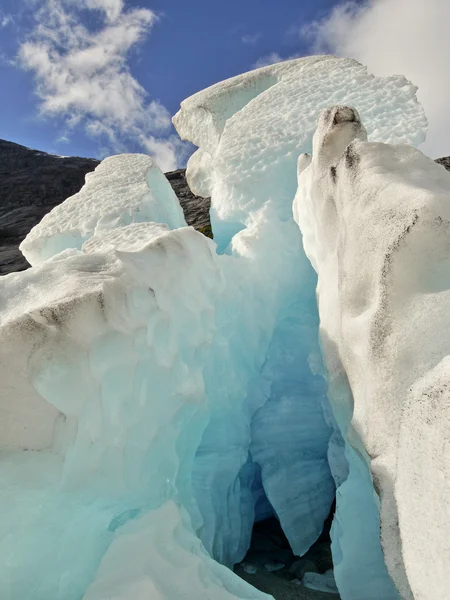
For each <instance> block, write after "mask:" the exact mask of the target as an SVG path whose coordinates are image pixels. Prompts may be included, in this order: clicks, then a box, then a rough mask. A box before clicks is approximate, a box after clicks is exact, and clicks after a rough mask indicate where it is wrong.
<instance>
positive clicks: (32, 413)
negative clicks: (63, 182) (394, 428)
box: [0, 57, 445, 600]
mask: <svg viewBox="0 0 450 600" xmlns="http://www.w3.org/2000/svg"><path fill="white" fill-rule="evenodd" d="M415 91H416V88H415V87H414V86H413V85H412V84H410V83H409V82H408V81H406V80H405V79H404V78H403V77H400V76H396V77H390V78H375V77H373V76H371V75H368V74H367V72H366V70H365V68H364V67H362V66H361V65H359V64H358V63H356V62H355V61H352V60H347V59H336V58H333V57H310V58H307V59H298V60H294V61H288V62H286V63H283V64H281V65H271V66H269V67H264V68H263V69H259V70H257V71H254V72H252V73H248V74H244V75H241V76H239V77H236V78H233V79H231V80H228V81H226V82H221V83H219V84H217V85H215V86H212V87H211V88H209V89H207V90H204V91H203V92H199V93H198V94H195V95H194V96H192V97H191V98H189V99H187V100H185V101H184V102H183V103H182V107H181V110H180V112H179V113H178V114H177V115H176V116H175V118H174V122H175V125H176V127H177V129H178V131H179V132H180V134H181V136H182V137H183V138H186V139H189V140H190V141H192V142H193V143H195V144H196V145H197V146H199V150H197V152H196V153H195V154H194V155H193V157H192V158H191V159H190V161H189V164H188V179H189V183H190V185H191V187H192V188H193V191H194V192H196V193H200V194H202V195H204V196H206V195H211V198H212V200H211V202H212V211H211V214H212V223H213V230H214V236H215V241H214V242H213V241H211V240H209V239H207V238H205V237H203V236H202V235H201V234H199V233H198V232H195V231H194V230H193V229H192V228H189V227H186V224H185V221H184V218H183V214H182V211H181V208H180V207H179V204H178V201H177V199H176V197H175V196H174V194H173V192H172V190H171V189H170V186H169V184H168V183H167V181H166V180H165V179H164V176H163V174H162V173H161V172H160V171H159V169H158V167H157V166H156V165H155V164H154V163H153V162H152V161H151V159H150V158H149V157H145V156H143V155H124V156H116V157H111V158H109V159H106V160H105V161H103V162H102V163H101V164H100V166H99V167H98V168H97V169H96V171H95V172H94V173H93V174H91V175H89V176H88V178H87V182H86V185H85V187H84V188H83V189H82V191H81V192H80V193H79V194H77V195H76V196H74V197H72V198H69V199H68V200H66V202H65V203H63V204H62V205H60V206H59V207H57V208H55V209H54V210H53V211H52V212H51V213H49V215H47V216H46V217H44V219H43V220H42V222H41V223H40V224H39V225H38V226H37V227H35V228H34V229H33V230H32V231H31V232H30V234H29V236H28V237H27V238H26V239H25V240H24V242H23V243H22V246H21V249H22V251H23V253H24V255H25V256H26V257H27V259H28V260H29V261H30V263H31V264H32V265H33V268H32V269H30V270H28V271H26V272H24V273H18V274H11V275H8V276H6V277H3V278H1V279H0V309H1V310H0V338H1V343H0V352H2V361H1V363H0V369H1V376H2V379H1V381H2V396H1V403H0V411H1V413H2V419H1V423H0V428H1V429H0V442H1V444H2V457H1V458H2V459H1V461H0V479H1V481H2V489H4V490H6V493H5V494H3V495H2V497H1V498H0V514H2V519H1V532H2V534H3V535H1V536H0V557H1V560H0V597H1V598H3V597H5V598H8V600H23V598H24V597H27V598H28V600H49V598H52V600H53V599H54V600H79V599H81V598H85V600H106V599H108V600H111V599H114V600H135V599H136V598H142V599H147V598H161V599H162V598H164V599H167V600H169V599H170V600H173V599H174V598H186V599H189V598H192V597H194V596H195V597H205V598H211V600H216V599H221V598H223V599H224V600H225V599H226V598H230V599H231V598H241V599H249V600H250V599H255V600H257V599H263V598H268V596H266V595H265V594H262V593H261V592H258V591H257V590H255V589H253V588H252V587H251V586H249V585H248V584H247V583H245V582H244V581H242V580H240V579H238V578H237V577H236V576H235V575H234V574H233V572H232V571H231V570H229V569H227V568H226V567H227V566H231V565H233V564H234V563H236V562H238V561H240V560H241V559H242V558H243V557H244V555H245V553H246V551H247V549H248V546H249V541H250V535H251V529H252V525H253V522H254V520H255V518H261V516H263V515H267V514H270V512H271V511H273V512H274V513H275V514H276V515H277V516H278V518H279V519H280V522H281V524H282V527H283V529H284V531H285V533H286V536H287V537H288V539H289V541H290V543H291V545H292V547H293V549H294V550H295V552H297V553H298V554H303V553H305V552H306V551H307V550H308V548H309V547H310V546H311V544H312V543H313V542H314V541H315V539H316V538H317V537H318V535H319V534H320V531H321V529H322V526H323V522H324V520H325V519H326V517H327V516H328V513H329V511H330V507H331V505H332V502H333V499H334V495H335V486H337V487H338V497H337V498H338V503H340V504H339V507H338V512H337V517H336V520H335V525H334V533H333V535H334V540H333V552H334V560H335V564H337V565H338V567H337V569H336V580H337V584H338V587H339V589H340V592H341V595H342V598H344V600H353V599H355V600H356V598H357V600H361V598H362V597H363V596H361V595H360V596H359V597H356V596H355V593H354V589H357V588H358V586H359V589H360V588H361V585H362V584H363V583H365V584H366V586H367V589H368V590H369V592H368V593H367V595H366V596H365V599H367V600H372V598H373V599H374V598H375V597H374V595H373V593H372V591H373V590H377V591H378V592H379V591H380V589H381V590H388V593H387V595H385V596H381V597H383V598H385V599H389V598H394V597H395V598H396V597H398V596H397V595H396V594H397V593H396V592H395V590H394V588H393V585H392V583H391V580H390V579H389V577H388V574H387V570H386V567H385V565H384V561H383V554H382V550H381V545H380V537H379V532H378V530H377V527H378V524H379V512H378V497H377V494H376V493H375V491H374V487H373V484H372V475H371V471H370V469H369V468H368V464H369V460H368V458H367V455H366V454H365V452H367V453H369V454H371V452H372V448H371V446H370V443H368V442H367V440H366V433H365V431H360V430H359V428H357V427H356V426H355V427H353V428H349V424H350V421H351V418H352V408H353V407H352V396H351V393H350V388H349V385H348V383H347V380H346V379H345V377H344V373H343V372H339V373H338V375H339V376H341V378H340V379H339V378H338V377H337V376H336V377H335V372H334V371H333V360H334V358H333V357H335V356H336V352H335V351H334V350H333V349H331V350H330V349H329V348H328V347H327V346H326V344H324V336H323V335H322V349H323V350H324V354H325V358H326V365H324V364H323V360H322V352H321V347H320V345H319V340H318V329H319V314H318V309H317V304H316V298H315V287H316V284H317V283H318V286H319V288H318V289H319V300H320V302H319V310H320V316H321V321H322V314H327V315H331V314H333V315H335V314H337V313H336V311H337V308H336V306H335V302H339V297H338V294H337V293H336V290H335V288H334V283H335V280H336V279H335V275H333V276H332V279H331V283H330V286H329V290H331V291H329V292H327V294H323V293H321V281H322V280H321V277H322V276H323V272H322V269H327V268H329V262H327V257H326V256H325V258H324V256H322V254H321V253H323V252H325V253H326V252H328V250H327V249H328V247H329V244H330V243H331V240H326V243H325V244H324V245H323V246H321V242H320V243H316V241H317V239H318V238H319V237H320V236H325V235H326V233H325V226H324V225H323V224H322V221H321V220H320V218H319V217H317V216H316V214H315V207H314V205H313V204H312V201H311V197H312V191H311V192H310V193H309V192H308V193H309V196H308V197H307V198H303V199H299V197H297V201H296V203H295V212H296V217H297V220H298V222H299V223H300V226H301V228H302V233H303V237H302V234H301V233H300V230H299V227H298V226H297V224H296V223H295V221H294V219H293V214H292V200H293V198H294V196H295V193H296V190H297V158H298V156H299V154H302V153H304V152H308V151H309V152H310V151H311V149H313V162H314V161H318V164H320V165H322V162H323V164H326V163H327V161H330V160H331V158H330V157H325V156H324V153H323V152H322V151H321V148H322V142H320V148H319V150H320V151H317V148H316V145H315V141H314V144H313V142H312V136H313V132H314V130H315V126H316V121H317V118H318V116H319V114H320V113H321V112H322V110H323V109H325V108H327V107H329V106H330V105H334V104H336V103H343V104H350V105H352V106H355V107H356V108H357V109H358V111H359V112H360V114H361V115H362V117H363V119H364V122H365V124H366V128H367V131H368V133H369V138H370V139H372V140H376V141H378V142H389V143H402V144H406V143H408V144H413V145H414V144H415V145H417V144H419V143H420V142H421V141H422V140H423V137H424V132H425V128H426V120H425V117H424V114H423V111H422V109H421V107H420V106H419V104H418V103H417V101H416V99H415ZM347 127H348V123H344V124H343V126H342V129H343V130H344V132H345V131H347ZM351 127H356V120H355V121H354V125H351ZM321 131H322V129H321V128H319V140H320V132H321ZM328 133H329V134H330V135H331V138H330V139H331V142H330V144H328V145H329V146H332V148H333V152H334V155H333V156H336V157H338V155H339V152H343V151H344V150H345V146H346V145H347V144H348V143H349V142H350V141H351V140H352V139H353V137H354V136H353V133H352V134H349V135H348V139H347V138H345V135H344V136H342V135H340V136H334V137H333V131H332V130H330V131H329V132H328ZM362 137H364V136H362ZM316 139H317V137H316V138H315V140H316ZM378 145H379V144H378ZM325 146H326V144H325ZM382 147H383V148H384V147H386V148H389V146H385V145H382ZM395 148H406V146H395ZM404 152H413V153H414V151H413V150H407V149H405V150H404ZM396 156H397V157H398V160H399V161H400V163H402V160H403V159H402V158H401V157H402V156H403V155H401V153H400V151H399V154H397V155H396ZM405 156H406V155H405ZM408 156H409V155H408ZM411 156H412V155H411ZM414 156H415V155H414ZM322 159H323V160H322ZM408 160H409V159H408ZM309 162H310V160H309V159H308V158H302V159H301V161H300V163H301V169H300V170H301V171H302V172H301V175H300V182H301V184H300V187H299V192H298V193H299V194H300V195H301V194H303V195H305V196H306V195H308V194H307V190H313V189H314V181H315V179H314V177H316V176H317V177H318V179H320V177H319V175H320V173H321V171H320V169H322V166H320V169H319V167H318V169H317V171H313V169H312V166H313V163H311V166H309ZM407 162H408V161H407V160H406V158H405V165H406V163H407ZM333 166H334V165H333ZM407 168H408V167H407V166H405V169H407ZM436 168H439V169H442V168H441V167H436ZM323 169H325V167H323ZM374 171H375V175H376V168H375V170H374ZM442 171H443V169H442ZM314 173H315V175H314ZM327 173H328V171H327ZM302 178H304V179H302ZM302 182H303V183H302ZM305 182H306V183H305ZM415 183H417V182H415ZM303 215H305V216H303ZM326 218H329V215H328V217H326ZM326 218H325V221H326ZM302 219H303V220H302ZM355 230H356V229H355ZM335 234H336V231H335V230H333V235H335ZM332 237H333V236H332ZM327 244H328V245H327ZM303 246H304V248H305V250H306V254H307V255H308V258H309V259H310V261H311V262H310V261H309V260H308V259H307V258H306V254H305V251H304V249H303ZM350 258H351V259H352V260H355V261H363V258H362V257H361V256H360V255H358V256H355V257H350ZM330 260H331V259H330ZM311 264H312V265H313V266H311ZM333 264H334V263H333ZM323 265H326V266H325V267H324V266H323ZM313 267H314V269H315V270H316V271H318V274H319V278H318V279H317V276H316V273H315V270H314V269H313ZM363 272H364V270H363V269H362V270H361V273H363ZM18 298H20V302H18V301H17V299H18ZM324 303H325V305H324ZM324 306H325V308H324ZM327 310H328V312H327ZM330 319H331V316H330ZM328 325H329V324H328V323H327V321H326V319H325V323H324V324H322V329H323V330H324V331H326V327H327V326H328ZM333 326H334V323H332V324H331V325H330V327H331V330H330V331H333ZM324 328H325V329H324ZM330 361H331V362H330ZM359 364H360V363H358V365H359ZM364 368H365V367H364ZM364 368H363V370H364ZM438 375H439V374H438V373H436V376H438ZM373 376H374V375H373ZM327 379H328V383H329V386H330V388H329V390H327ZM426 385H427V382H426V381H424V382H423V383H422V387H420V386H419V387H418V388H417V390H416V392H415V393H417V394H418V393H422V392H420V390H422V389H425V387H426ZM424 386H425V387H424ZM352 390H353V388H352ZM328 397H330V399H331V405H330V403H329V400H328ZM355 397H356V396H355ZM361 410H362V409H358V411H361ZM358 411H355V414H354V415H353V421H352V422H353V423H356V420H355V419H357V418H358ZM372 412H374V414H373V415H372V413H371V416H370V419H375V418H376V414H377V412H376V411H375V410H374V411H372ZM413 414H414V407H413V406H412V407H411V415H413ZM411 418H412V419H413V418H414V417H413V416H411ZM364 422H365V423H369V420H367V421H364ZM436 426H438V425H436ZM370 427H372V423H371V421H370ZM380 427H381V425H380ZM380 430H381V429H380ZM371 435H372V434H371ZM424 436H425V434H424ZM405 448H407V442H405ZM424 450H425V449H424ZM405 452H406V450H405ZM433 459H434V457H433V456H432V455H428V454H426V453H425V454H424V455H423V456H422V459H421V460H422V462H418V463H417V467H418V468H420V467H421V468H426V466H427V465H428V464H430V463H432V461H433ZM371 467H372V473H374V472H375V471H374V461H373V460H372V464H371ZM408 472H409V473H410V474H411V479H410V480H408V481H406V482H405V483H404V484H403V488H402V489H405V490H407V489H408V486H410V485H411V481H413V480H414V477H415V475H416V473H415V472H414V471H412V470H408ZM382 479H383V478H382V476H381V475H379V478H378V479H374V481H375V487H376V489H377V491H379V490H380V489H381V490H384V487H383V486H384V484H383V481H381V484H379V483H378V481H379V480H382ZM379 485H381V487H379ZM443 485H445V484H443ZM346 486H347V488H350V489H347V491H346ZM359 490H360V491H361V494H360V496H358V498H357V502H359V503H360V505H359V506H356V505H355V501H354V500H352V494H353V493H356V492H357V491H359ZM340 496H343V497H344V500H343V501H340V499H339V498H340ZM255 499H257V502H256V504H255ZM425 501H426V497H425V496H424V498H423V502H425ZM352 502H353V504H352ZM406 503H407V501H406V500H405V506H406ZM383 507H384V505H383V497H382V502H381V516H382V518H381V524H382V527H383V526H384V524H385V523H386V524H387V525H386V528H385V530H382V535H383V536H384V537H385V536H386V535H387V533H388V527H389V523H390V522H389V520H385V519H384V514H383V510H384V508H383ZM356 509H358V510H356ZM355 515H358V517H357V519H356V520H355V522H354V523H353V522H352V519H353V518H354V516H355ZM391 525H392V523H391ZM426 534H427V532H426V531H425V527H424V530H423V535H426ZM363 535H365V536H367V538H368V539H367V540H362V539H361V537H362V536H363ZM384 537H383V540H384ZM360 543H363V544H365V545H362V546H358V544H360ZM362 548H364V549H366V548H368V554H367V556H366V557H364V556H363V555H362V554H363V553H362V551H361V549H362ZM393 554H394V553H391V556H390V558H389V553H387V554H386V560H387V562H388V567H389V569H390V573H391V575H392V576H394V571H395V569H394V568H393V567H392V564H391V563H390V562H389V560H391V561H392V560H394V556H393ZM405 556H406V555H405ZM352 561H354V562H352ZM413 563H414V560H413V558H411V564H413ZM405 565H406V568H408V565H409V563H408V562H407V560H406V558H405ZM339 568H340V569H341V571H339ZM409 568H411V567H409ZM340 572H341V573H345V577H344V576H342V577H341V578H340V577H339V573H340ZM371 578H373V582H372V579H371ZM400 578H401V577H400ZM344 579H345V580H346V581H348V586H349V587H348V589H347V587H346V585H347V584H346V583H343V580H344ZM394 579H395V582H396V584H397V585H400V584H398V582H397V580H398V579H399V577H397V576H394ZM371 586H372V588H373V590H372V591H370V590H371ZM380 586H381V587H380ZM389 594H391V595H390V596H389ZM379 599H380V596H378V597H377V600H379Z"/></svg>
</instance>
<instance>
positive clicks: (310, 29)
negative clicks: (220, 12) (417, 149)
mask: <svg viewBox="0 0 450 600" xmlns="http://www.w3.org/2000/svg"><path fill="white" fill-rule="evenodd" d="M449 23H450V2H449V1H448V0H428V1H427V2H425V0H369V1H367V0H366V1H365V2H363V3H361V2H345V3H341V4H339V5H338V6H336V7H335V8H334V9H333V10H332V12H331V13H330V14H329V15H328V16H327V17H326V18H325V19H323V20H322V21H319V22H315V23H313V24H311V25H308V26H307V27H304V28H303V29H302V30H301V35H302V36H303V37H305V36H306V37H307V39H308V40H309V41H310V42H311V44H312V49H313V51H314V52H318V53H323V52H326V53H328V52H329V53H332V54H337V55H339V56H348V57H352V58H356V59H357V60H359V61H360V62H362V63H364V64H365V65H367V66H368V67H369V70H370V71H371V72H373V73H374V74H376V75H393V74H394V73H395V74H397V73H401V74H403V75H405V76H406V77H407V78H408V79H410V80H411V81H412V82H413V83H415V84H416V85H418V86H419V91H418V97H419V99H420V101H421V103H422V105H423V107H424V109H425V112H426V114H427V117H428V120H429V125H430V126H429V131H428V136H427V141H426V142H425V144H424V145H423V146H422V150H423V151H424V152H425V153H426V154H428V155H429V156H431V157H432V158H436V157H438V156H448V155H450V111H449V110H448V104H449V97H450V75H449V59H450V35H449V34H448V28H449Z"/></svg>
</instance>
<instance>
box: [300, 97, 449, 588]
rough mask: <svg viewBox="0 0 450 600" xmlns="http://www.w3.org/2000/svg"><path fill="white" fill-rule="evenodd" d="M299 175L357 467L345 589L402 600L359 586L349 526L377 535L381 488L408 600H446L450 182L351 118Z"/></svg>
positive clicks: (390, 558)
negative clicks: (361, 525) (369, 137)
mask: <svg viewBox="0 0 450 600" xmlns="http://www.w3.org/2000/svg"><path fill="white" fill-rule="evenodd" d="M352 139H353V141H352ZM349 142H351V143H350V144H349ZM348 144H349V145H348ZM309 163H310V164H309ZM299 171H300V175H299V192H298V195H297V198H296V200H295V212H296V215H297V219H298V222H299V224H300V227H301V229H302V231H303V234H304V243H305V250H306V252H307V253H308V255H309V256H310V257H311V260H312V262H313V264H314V265H315V267H316V269H317V271H318V275H319V279H318V300H319V313H320V317H321V327H322V345H323V349H324V353H325V357H326V363H327V369H328V377H329V389H330V398H331V400H332V403H333V405H334V407H335V414H336V416H337V420H338V423H339V426H340V428H341V430H342V431H343V432H344V434H345V437H346V439H347V442H348V443H347V450H346V451H347V457H348V458H349V462H350V475H349V477H348V479H347V480H346V482H345V483H344V484H343V485H342V486H341V487H340V488H339V490H338V507H337V520H336V524H335V529H334V532H333V533H334V536H333V537H334V539H333V545H334V549H333V552H334V555H335V558H336V552H337V551H339V552H341V554H342V555H341V561H340V562H339V561H336V560H335V576H336V581H337V583H338V586H339V590H340V592H341V594H342V595H343V597H344V598H355V599H357V598H361V597H362V596H364V598H373V599H374V600H375V599H376V598H391V597H392V598H393V597H396V593H395V592H393V591H392V592H391V594H390V595H389V594H388V591H387V590H386V589H384V592H382V591H381V589H380V590H379V591H378V593H376V590H373V593H372V594H371V595H368V593H367V590H368V587H367V582H368V579H367V576H366V575H364V573H368V571H367V569H365V570H363V569H361V580H360V582H359V587H358V585H357V584H358V581H357V580H355V579H354V576H353V575H352V572H353V569H354V567H353V565H354V564H355V561H356V562H357V563H358V564H360V565H361V562H360V559H359V558H358V553H360V554H363V555H365V558H364V560H367V558H368V557H369V556H370V555H371V554H372V556H373V557H374V558H375V555H374V554H373V551H374V550H375V548H372V550H369V549H367V548H366V551H365V552H363V548H364V546H363V545H362V544H360V545H359V549H358V550H357V549H356V548H354V542H355V540H356V537H355V538H354V540H351V539H350V538H351V528H350V527H349V524H350V523H353V524H354V528H355V529H356V528H357V523H358V522H363V521H364V522H365V523H366V524H368V518H367V515H368V513H369V511H368V506H369V504H368V502H369V500H370V499H369V498H368V497H367V498H366V499H364V498H363V497H362V494H364V493H365V494H367V491H369V490H370V480H371V479H372V478H373V484H374V487H375V489H376V491H377V492H378V497H379V500H378V497H376V496H375V494H373V496H372V504H373V507H374V508H373V510H372V512H371V514H372V517H371V518H372V520H373V525H372V526H371V529H372V531H373V532H376V531H378V519H375V517H376V513H375V510H376V505H377V504H378V502H379V501H380V514H381V540H382V546H383V550H384V556H385V560H386V563H387V566H388V568H389V572H390V574H391V576H392V578H393V580H394V582H395V584H396V586H397V588H398V590H399V592H400V595H401V597H402V598H407V599H412V598H416V599H417V598H423V599H427V600H428V599H429V600H431V599H435V598H446V597H447V596H448V589H449V585H450V579H449V574H448V564H449V558H450V544H449V535H448V527H447V524H448V523H449V509H448V506H449V501H450V484H449V478H448V476H449V469H448V464H449V457H448V449H447V447H448V388H449V378H450V371H449V361H448V355H449V354H450V343H449V338H448V335H447V334H446V331H447V329H448V319H449V317H448V315H449V308H450V307H449V300H450V295H449V289H450V276H449V273H450V270H449V264H450V229H449V223H450V176H449V174H448V173H447V172H446V171H445V170H444V169H441V168H439V165H436V164H435V163H434V162H433V161H432V160H431V159H429V158H427V157H426V156H424V155H423V154H422V153H421V152H419V151H418V150H415V149H413V148H410V147H407V146H396V145H387V144H380V143H370V142H366V141H365V135H364V128H363V126H362V125H361V123H360V121H359V118H358V115H357V114H356V113H355V111H353V110H351V109H349V108H336V109H333V110H332V111H328V112H326V113H324V114H323V115H322V117H321V119H320V121H319V125H318V128H317V133H316V134H315V138H314V144H313V156H312V161H311V160H310V159H308V158H302V159H301V160H300V165H299ZM349 388H351V390H352V392H353V397H352V396H351V394H350V392H349ZM346 390H347V391H346ZM368 467H369V468H368ZM364 480H367V484H366V486H364V485H362V483H363V481H364ZM364 490H366V492H364ZM356 502H357V503H358V505H359V507H360V510H361V507H362V506H365V507H366V508H365V514H364V515H359V514H358V510H357V507H356V504H355V503H356ZM355 509H356V510H355ZM369 533H370V532H368V531H366V532H364V533H363V534H362V535H361V534H358V532H357V531H355V532H354V536H356V535H360V536H361V540H360V542H363V541H364V540H363V535H364V538H365V539H367V538H368V537H370V536H369V535H368V534H369ZM352 548H354V549H352ZM374 575H375V572H374V571H373V570H372V571H371V577H369V580H371V578H372V580H373V576H374ZM381 583H382V582H381V581H380V585H381ZM355 584H356V585H355Z"/></svg>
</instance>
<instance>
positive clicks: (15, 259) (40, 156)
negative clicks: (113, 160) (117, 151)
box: [0, 140, 99, 275]
mask: <svg viewBox="0 0 450 600" xmlns="http://www.w3.org/2000/svg"><path fill="white" fill-rule="evenodd" d="M98 164H99V161H98V160H95V159H93V158H79V157H72V156H71V157H60V156H55V155H53V154H46V153H45V152H39V151H37V150H31V149H30V148H26V147H25V146H20V145H19V144H14V143H13V142H7V141H5V140H0V275H5V274H6V273H11V272H12V271H22V270H23V269H26V268H28V266H29V265H28V263H27V261H26V260H25V259H24V258H23V256H22V254H21V252H20V250H19V248H18V246H19V244H20V242H21V241H22V240H23V238H24V237H25V236H26V234H27V233H28V232H29V231H30V229H31V228H32V227H34V226H35V225H36V223H39V221H40V220H41V219H42V217H43V216H44V215H45V214H46V213H48V212H49V211H50V210H51V209H52V208H53V207H54V206H56V205H57V204H60V203H61V202H62V201H63V200H65V199H66V198H68V197H69V196H71V195H72V194H75V193H76V192H78V191H79V190H80V188H81V187H82V186H83V184H84V178H85V176H86V173H89V171H93V170H94V169H95V167H96V166H97V165H98Z"/></svg>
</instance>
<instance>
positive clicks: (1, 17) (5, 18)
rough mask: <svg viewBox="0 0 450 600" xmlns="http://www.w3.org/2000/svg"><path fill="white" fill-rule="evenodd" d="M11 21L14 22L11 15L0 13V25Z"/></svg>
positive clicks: (8, 23)
mask: <svg viewBox="0 0 450 600" xmlns="http://www.w3.org/2000/svg"><path fill="white" fill-rule="evenodd" d="M11 23H14V19H13V18H12V15H8V14H1V13H0V27H7V26H8V25H10V24H11Z"/></svg>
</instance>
